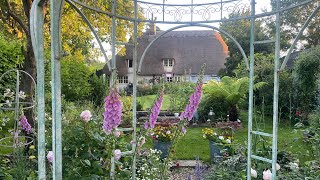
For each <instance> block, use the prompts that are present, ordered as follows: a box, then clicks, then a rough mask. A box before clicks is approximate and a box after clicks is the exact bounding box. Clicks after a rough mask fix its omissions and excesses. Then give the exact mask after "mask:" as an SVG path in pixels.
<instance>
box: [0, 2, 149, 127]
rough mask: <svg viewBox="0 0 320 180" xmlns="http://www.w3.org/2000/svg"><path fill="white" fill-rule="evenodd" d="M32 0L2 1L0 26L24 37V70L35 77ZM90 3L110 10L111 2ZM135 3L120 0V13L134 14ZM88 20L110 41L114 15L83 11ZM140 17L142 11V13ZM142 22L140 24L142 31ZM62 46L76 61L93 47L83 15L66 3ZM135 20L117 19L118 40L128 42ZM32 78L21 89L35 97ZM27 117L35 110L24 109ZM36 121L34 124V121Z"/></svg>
mask: <svg viewBox="0 0 320 180" xmlns="http://www.w3.org/2000/svg"><path fill="white" fill-rule="evenodd" d="M32 3H33V1H32V0H21V1H20V0H12V1H10V2H9V1H8V0H0V27H4V28H5V30H6V31H7V32H8V33H11V34H13V35H16V37H17V38H19V39H20V40H22V41H23V42H24V44H25V46H24V47H23V48H22V52H23V55H24V63H23V70H25V71H26V72H28V73H29V74H30V75H31V76H32V77H34V78H35V76H36V63H35V57H34V54H33V48H32V44H31V36H30V10H31V6H32ZM87 3H88V4H89V5H94V6H98V7H101V9H103V10H106V11H109V12H111V8H112V6H111V4H110V3H111V1H102V0H98V1H87ZM132 9H133V2H132V1H129V0H119V1H118V8H117V13H118V14H121V15H124V16H128V17H132V16H133V10H132ZM83 11H84V13H85V15H86V16H87V18H88V19H89V21H91V22H93V23H92V24H93V26H94V27H95V28H96V29H98V30H99V31H98V34H99V35H100V37H101V38H102V40H104V41H106V42H110V32H111V18H110V17H106V16H104V15H101V14H98V13H96V12H92V11H90V10H87V9H84V10H83ZM46 12H47V6H46V3H45V5H44V14H45V22H48V21H49V19H50V15H47V13H46ZM139 15H140V16H141V13H140V14H139ZM142 27H143V24H142V23H141V24H139V30H140V31H141V29H142ZM61 29H62V41H63V43H62V47H63V49H64V51H67V52H68V53H69V54H71V55H73V57H75V58H74V59H75V60H79V61H81V60H85V59H86V58H88V55H89V51H90V48H92V47H93V37H92V35H91V32H90V29H89V28H88V27H87V25H86V24H85V23H84V21H83V20H82V19H81V17H80V16H79V15H78V14H77V13H76V12H75V11H74V10H72V8H71V7H70V5H69V4H67V3H65V7H64V9H63V16H62V24H61ZM132 29H133V23H129V22H127V21H123V20H119V19H117V29H116V32H117V33H116V34H117V40H118V41H125V40H126V35H127V34H130V33H129V32H133V30H132ZM49 32H50V30H49V26H48V24H45V49H47V47H48V46H49V45H50V42H49V40H50V36H49ZM29 81H30V78H26V77H23V82H24V83H23V84H22V90H23V91H24V92H26V94H27V95H28V96H29V97H32V96H33V89H34V87H33V85H32V83H31V82H29ZM25 114H26V116H27V119H28V120H30V121H32V120H33V119H34V118H33V114H32V110H29V111H27V112H25ZM31 124H33V123H31Z"/></svg>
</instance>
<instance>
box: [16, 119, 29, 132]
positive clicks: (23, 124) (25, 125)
mask: <svg viewBox="0 0 320 180" xmlns="http://www.w3.org/2000/svg"><path fill="white" fill-rule="evenodd" d="M19 125H20V126H21V128H22V129H23V130H25V131H26V132H27V133H28V134H29V133H30V132H31V125H30V124H29V122H28V120H27V118H26V116H22V118H21V120H20V121H19Z"/></svg>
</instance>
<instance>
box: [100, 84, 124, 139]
mask: <svg viewBox="0 0 320 180" xmlns="http://www.w3.org/2000/svg"><path fill="white" fill-rule="evenodd" d="M104 103H105V107H104V110H105V111H104V113H103V117H104V120H103V126H102V128H103V130H104V131H105V132H106V133H107V134H110V133H111V131H112V130H113V129H114V128H117V127H118V126H119V125H120V123H121V119H122V102H121V101H120V95H119V93H118V90H117V88H116V87H114V88H112V89H111V90H110V93H109V95H108V96H107V97H106V98H105V99H104Z"/></svg>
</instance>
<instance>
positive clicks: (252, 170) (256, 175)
mask: <svg viewBox="0 0 320 180" xmlns="http://www.w3.org/2000/svg"><path fill="white" fill-rule="evenodd" d="M251 176H252V177H254V178H257V177H258V174H257V171H256V170H254V169H252V168H251Z"/></svg>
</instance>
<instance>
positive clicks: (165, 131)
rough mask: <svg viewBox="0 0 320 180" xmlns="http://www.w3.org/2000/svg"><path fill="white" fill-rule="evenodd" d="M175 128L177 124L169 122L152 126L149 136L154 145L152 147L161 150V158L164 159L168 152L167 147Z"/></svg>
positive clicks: (168, 147) (169, 144)
mask: <svg viewBox="0 0 320 180" xmlns="http://www.w3.org/2000/svg"><path fill="white" fill-rule="evenodd" d="M176 130H177V126H173V125H170V124H167V125H164V124H162V125H158V126H155V128H153V130H152V132H151V137H152V139H153V142H154V145H153V148H154V149H157V150H160V151H161V152H162V154H161V156H160V157H161V159H164V158H166V157H167V156H168V154H169V149H170V146H171V144H172V140H173V138H174V133H175V132H176Z"/></svg>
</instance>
